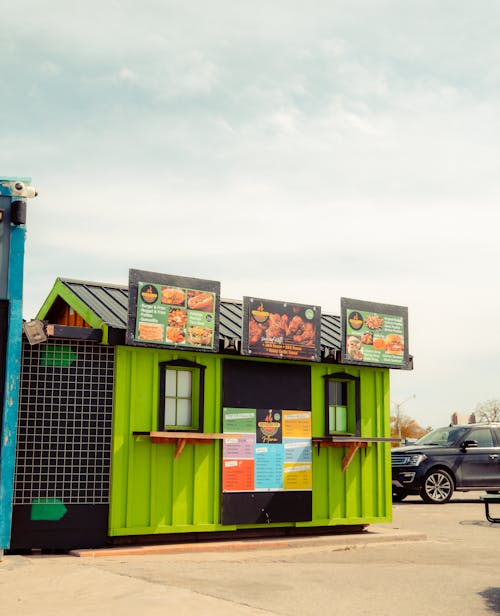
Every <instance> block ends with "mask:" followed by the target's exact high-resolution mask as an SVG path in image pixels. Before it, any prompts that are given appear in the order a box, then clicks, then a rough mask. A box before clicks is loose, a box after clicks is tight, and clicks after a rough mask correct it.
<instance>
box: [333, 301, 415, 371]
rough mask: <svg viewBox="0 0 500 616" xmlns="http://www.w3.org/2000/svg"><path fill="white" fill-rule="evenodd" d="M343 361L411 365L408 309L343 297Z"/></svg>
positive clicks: (400, 365) (398, 366)
mask: <svg viewBox="0 0 500 616" xmlns="http://www.w3.org/2000/svg"><path fill="white" fill-rule="evenodd" d="M341 318H342V363H349V364H360V365H366V364H369V365H373V366H383V367H389V368H407V367H408V364H409V352H408V308H406V307H404V306H393V305H389V304H378V303H373V302H365V301H362V300H355V299H348V298H341Z"/></svg>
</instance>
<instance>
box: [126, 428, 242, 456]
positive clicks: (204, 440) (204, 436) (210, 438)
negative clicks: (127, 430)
mask: <svg viewBox="0 0 500 616" xmlns="http://www.w3.org/2000/svg"><path fill="white" fill-rule="evenodd" d="M132 435H133V436H149V438H150V439H151V442H152V443H153V444H155V445H161V444H169V443H171V442H172V441H175V442H176V447H175V456H174V457H175V458H178V457H179V456H180V455H181V453H182V450H183V449H184V447H185V446H186V445H188V444H189V445H208V444H209V443H213V442H214V441H221V440H223V439H225V438H237V437H239V436H241V434H230V433H228V434H222V433H220V432H216V433H213V434H208V433H206V432H133V433H132Z"/></svg>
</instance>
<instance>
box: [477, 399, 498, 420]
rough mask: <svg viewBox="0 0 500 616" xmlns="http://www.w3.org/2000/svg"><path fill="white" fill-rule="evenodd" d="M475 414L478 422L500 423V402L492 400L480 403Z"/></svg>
mask: <svg viewBox="0 0 500 616" xmlns="http://www.w3.org/2000/svg"><path fill="white" fill-rule="evenodd" d="M475 414H476V420H477V421H478V422H483V423H484V422H488V423H489V422H492V421H500V400H497V399H492V400H486V402H480V403H479V404H478V405H477V406H476V413H475Z"/></svg>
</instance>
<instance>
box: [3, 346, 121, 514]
mask: <svg viewBox="0 0 500 616" xmlns="http://www.w3.org/2000/svg"><path fill="white" fill-rule="evenodd" d="M113 376H114V350H113V348H112V347H105V346H101V345H99V344H96V343H92V342H83V341H74V340H49V341H48V342H47V343H43V344H39V345H35V346H30V345H29V344H28V343H27V341H24V342H23V357H22V368H21V388H20V399H19V420H18V435H17V458H16V478H15V494H14V504H15V505H27V504H32V503H33V502H35V501H37V500H38V499H40V500H45V499H50V500H51V499H59V500H60V501H62V502H63V503H64V504H66V505H67V504H94V505H97V504H108V503H109V473H110V460H111V430H112V427H111V422H112V412H113Z"/></svg>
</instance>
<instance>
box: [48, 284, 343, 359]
mask: <svg viewBox="0 0 500 616" xmlns="http://www.w3.org/2000/svg"><path fill="white" fill-rule="evenodd" d="M58 280H59V282H60V283H62V284H63V285H64V286H65V287H66V288H67V289H68V290H69V291H71V293H73V294H74V295H75V296H76V297H77V298H78V299H79V300H80V301H81V302H83V303H84V304H85V305H86V306H87V307H88V308H89V309H90V310H91V311H92V312H93V313H94V314H95V315H96V316H97V317H98V318H99V319H101V320H102V321H103V323H105V324H106V325H108V326H109V327H112V328H115V329H126V328H127V320H128V286H122V285H113V284H108V283H102V282H89V281H83V280H71V279H68V278H59V279H58ZM242 324H243V303H242V302H241V301H238V300H226V299H222V300H221V303H220V326H219V335H220V338H221V340H222V341H225V342H231V343H232V344H234V345H235V346H238V345H239V343H240V342H241V331H242ZM321 347H322V349H323V351H326V352H327V353H326V354H328V352H332V351H339V350H340V348H341V346H340V317H339V316H336V315H332V314H322V315H321Z"/></svg>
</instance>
